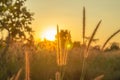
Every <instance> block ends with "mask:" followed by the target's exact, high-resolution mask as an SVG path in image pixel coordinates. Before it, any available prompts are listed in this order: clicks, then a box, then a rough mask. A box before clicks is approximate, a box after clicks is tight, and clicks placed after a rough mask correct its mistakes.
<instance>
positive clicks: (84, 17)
mask: <svg viewBox="0 0 120 80" xmlns="http://www.w3.org/2000/svg"><path fill="white" fill-rule="evenodd" d="M85 20H86V15H85V7H83V44H84V43H85V42H84V39H85V24H86V23H85Z"/></svg>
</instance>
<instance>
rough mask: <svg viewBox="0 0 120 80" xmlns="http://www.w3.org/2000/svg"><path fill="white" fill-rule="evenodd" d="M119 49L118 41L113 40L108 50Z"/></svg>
mask: <svg viewBox="0 0 120 80" xmlns="http://www.w3.org/2000/svg"><path fill="white" fill-rule="evenodd" d="M118 49H119V43H116V42H113V43H112V44H111V46H110V50H118Z"/></svg>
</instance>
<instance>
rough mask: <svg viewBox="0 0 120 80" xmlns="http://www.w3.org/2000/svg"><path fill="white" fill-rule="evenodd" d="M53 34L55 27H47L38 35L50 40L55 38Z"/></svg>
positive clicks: (54, 33)
mask: <svg viewBox="0 0 120 80" xmlns="http://www.w3.org/2000/svg"><path fill="white" fill-rule="evenodd" d="M55 35H56V29H54V28H49V29H46V30H44V31H43V32H42V35H41V36H40V38H41V39H42V40H44V39H47V40H50V41H54V40H55Z"/></svg>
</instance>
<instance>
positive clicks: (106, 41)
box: [101, 29, 120, 50]
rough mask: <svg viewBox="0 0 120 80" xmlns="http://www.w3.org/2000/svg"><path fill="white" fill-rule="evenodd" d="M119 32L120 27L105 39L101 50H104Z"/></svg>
mask: <svg viewBox="0 0 120 80" xmlns="http://www.w3.org/2000/svg"><path fill="white" fill-rule="evenodd" d="M119 32H120V29H119V30H117V31H116V32H114V33H113V34H112V35H111V36H110V37H109V38H108V39H107V40H106V41H105V43H104V44H103V46H102V48H101V50H103V49H104V48H105V46H106V45H107V43H108V42H109V41H110V40H111V39H112V38H113V37H114V36H115V35H116V34H117V33H119Z"/></svg>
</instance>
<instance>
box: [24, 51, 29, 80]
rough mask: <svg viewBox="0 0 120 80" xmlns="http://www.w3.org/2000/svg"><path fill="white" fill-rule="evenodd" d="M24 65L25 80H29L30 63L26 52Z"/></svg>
mask: <svg viewBox="0 0 120 80" xmlns="http://www.w3.org/2000/svg"><path fill="white" fill-rule="evenodd" d="M25 65H26V72H25V80H30V63H29V55H28V52H25Z"/></svg>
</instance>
